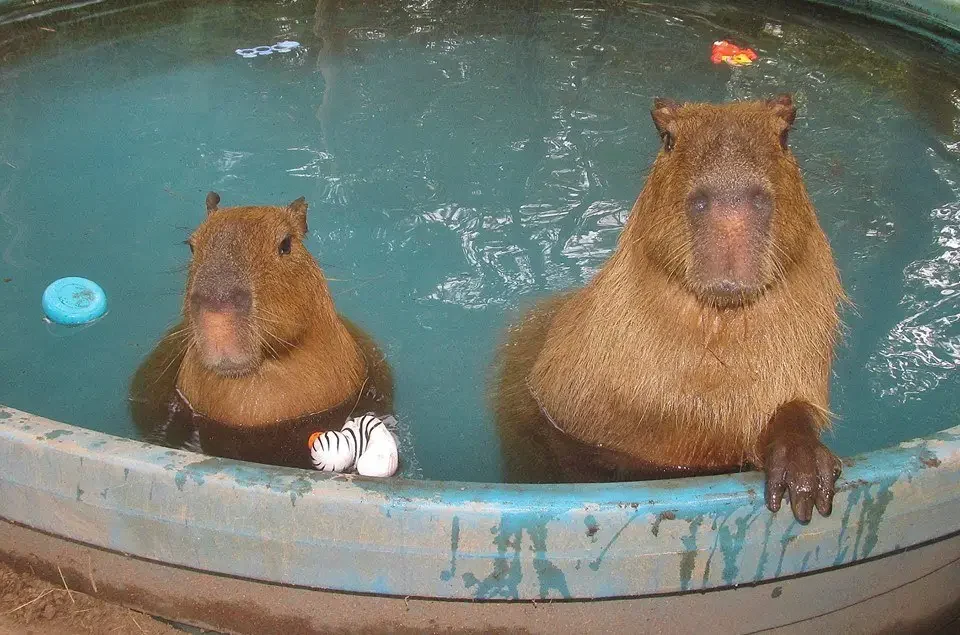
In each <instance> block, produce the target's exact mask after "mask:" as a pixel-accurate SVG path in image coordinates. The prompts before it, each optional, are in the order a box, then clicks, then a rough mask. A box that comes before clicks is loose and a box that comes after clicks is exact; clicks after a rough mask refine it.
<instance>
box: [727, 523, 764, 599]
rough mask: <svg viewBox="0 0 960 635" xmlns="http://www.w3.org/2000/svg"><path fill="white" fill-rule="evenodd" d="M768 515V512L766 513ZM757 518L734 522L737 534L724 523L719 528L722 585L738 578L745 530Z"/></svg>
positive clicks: (732, 582)
mask: <svg viewBox="0 0 960 635" xmlns="http://www.w3.org/2000/svg"><path fill="white" fill-rule="evenodd" d="M767 513H768V515H769V512H767ZM757 518H758V516H757V515H752V516H743V517H742V518H738V519H736V520H735V521H734V522H735V523H736V525H737V533H736V534H733V533H731V531H730V525H729V524H728V523H726V522H724V524H723V525H722V526H721V527H720V529H719V531H718V534H719V540H720V551H721V553H722V554H723V582H724V584H734V583H735V582H736V581H737V580H738V579H739V578H740V567H739V566H738V565H737V560H738V559H739V558H740V552H741V551H743V547H744V545H746V537H747V529H749V528H750V525H752V524H753V521H755V520H756V519H757Z"/></svg>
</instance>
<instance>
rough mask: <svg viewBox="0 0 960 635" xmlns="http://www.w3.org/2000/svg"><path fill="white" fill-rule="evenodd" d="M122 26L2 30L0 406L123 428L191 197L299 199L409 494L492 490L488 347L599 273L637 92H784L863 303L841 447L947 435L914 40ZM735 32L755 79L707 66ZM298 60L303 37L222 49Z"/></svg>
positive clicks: (720, 20) (851, 329) (558, 15)
mask: <svg viewBox="0 0 960 635" xmlns="http://www.w3.org/2000/svg"><path fill="white" fill-rule="evenodd" d="M118 6H119V5H118ZM794 6H796V4H795V3H794ZM113 8H114V7H113V6H112V5H110V4H109V3H99V4H95V5H93V6H88V7H86V8H84V9H82V10H81V11H83V13H70V12H67V13H54V14H50V15H48V16H46V17H44V18H42V19H40V20H35V21H25V22H18V23H16V24H7V25H3V26H0V60H2V63H0V105H2V108H0V280H2V282H0V303H2V306H3V307H4V308H3V311H2V312H0V341H2V345H0V403H5V404H8V405H11V406H14V407H18V408H22V409H26V410H30V411H33V412H35V413H38V414H41V415H44V416H47V417H51V418H56V419H60V420H63V421H67V422H71V423H75V424H78V425H82V426H87V427H91V428H95V429H98V430H103V431H106V432H111V433H115V434H121V435H134V434H135V432H134V428H133V425H132V423H131V422H130V420H129V418H128V415H127V409H126V398H127V395H126V390H127V382H128V380H129V378H130V375H131V374H132V372H133V370H134V369H135V367H136V366H137V364H138V363H139V361H140V360H141V359H142V358H143V356H145V355H146V354H147V352H148V351H149V350H150V349H151V347H152V346H153V344H154V342H155V341H156V339H157V338H158V337H159V335H160V334H161V333H162V331H163V330H164V329H165V328H166V327H167V326H169V325H171V324H172V323H174V322H175V321H176V319H177V314H178V309H179V303H180V293H181V291H182V285H183V282H184V272H183V266H184V265H185V263H186V262H187V258H188V255H189V252H188V250H187V248H186V247H185V246H184V245H183V244H182V241H183V239H184V238H185V237H186V236H187V235H188V233H189V231H190V230H191V229H192V228H193V227H195V226H196V225H197V224H198V223H199V222H200V221H201V220H202V218H203V214H204V204H203V199H204V194H205V193H206V192H207V191H208V190H210V189H214V190H217V191H219V192H220V194H221V195H222V196H223V201H224V204H227V205H232V204H253V203H267V204H272V203H281V202H287V201H289V200H292V199H293V198H296V197H298V196H301V195H303V196H306V198H307V200H308V201H309V202H310V204H311V207H310V228H311V234H312V236H311V237H310V240H309V247H310V249H311V250H312V252H313V253H314V254H315V256H316V257H317V259H318V261H319V262H320V263H321V265H322V266H323V267H324V268H325V270H326V273H327V275H328V276H329V277H330V278H331V279H332V282H331V285H332V288H333V292H334V294H335V299H336V301H337V304H338V306H339V308H340V310H341V311H342V312H343V313H344V314H346V315H348V316H349V317H351V318H353V319H354V320H355V321H357V322H359V323H360V324H362V325H363V326H364V327H365V328H366V329H368V330H369V331H370V332H371V333H372V334H373V335H374V336H375V337H376V339H377V340H378V341H379V342H380V343H381V345H382V346H383V347H384V349H385V351H386V353H387V357H388V359H389V360H390V362H391V364H392V365H393V368H394V372H395V377H396V382H397V391H396V402H397V408H398V415H399V417H400V418H401V420H403V421H404V422H405V424H406V425H407V426H408V427H409V429H410V430H411V434H412V440H413V443H414V444H415V446H416V449H417V450H416V451H417V456H418V458H419V463H420V465H421V467H422V473H423V476H424V477H426V478H434V479H461V480H475V481H496V480H498V479H499V478H500V458H499V456H498V450H497V445H496V437H495V433H494V429H493V425H492V421H491V418H490V416H489V413H488V409H487V407H486V405H485V394H484V384H485V382H486V379H487V373H488V368H489V363H490V361H491V358H492V354H493V350H494V347H495V344H496V342H497V339H498V335H499V332H500V330H501V329H502V327H503V326H504V325H505V323H506V322H507V321H508V320H509V319H512V317H513V316H515V315H516V313H517V310H518V308H520V307H521V306H523V303H524V302H525V301H526V300H527V299H528V298H530V297H533V296H536V295H539V294H544V293H547V292H550V291H556V290H560V289H566V288H569V287H572V286H576V285H581V284H583V283H584V282H585V281H586V280H588V279H589V278H590V277H591V276H592V275H593V274H594V273H595V272H596V271H597V269H598V267H599V266H600V265H601V264H602V263H603V261H604V260H605V258H607V257H608V256H609V254H610V253H611V250H612V249H613V247H614V245H615V242H616V239H617V236H618V234H619V231H620V228H621V227H622V225H623V223H624V220H625V218H626V216H627V213H628V211H629V209H630V206H631V204H632V202H633V199H634V198H635V197H636V195H637V193H638V192H639V190H640V188H641V187H642V184H643V179H644V175H645V171H646V168H647V166H648V165H649V164H650V162H651V160H652V158H653V156H654V153H655V151H656V148H657V138H656V135H655V132H654V129H653V125H652V124H651V122H650V119H649V114H648V111H649V107H650V103H651V101H652V98H653V97H654V96H657V95H664V96H669V97H674V98H677V99H692V100H725V99H733V98H748V97H761V96H763V97H765V96H769V95H771V94H774V93H776V92H779V91H781V90H791V91H793V92H794V93H795V96H796V100H797V102H798V103H799V106H800V118H799V120H798V122H797V125H796V131H795V132H794V133H793V136H792V143H793V147H794V151H795V152H796V154H797V155H798V157H799V159H800V161H801V164H802V166H803V168H804V170H805V174H806V178H807V183H808V187H809V189H810V191H811V194H812V196H813V199H814V201H815V203H816V205H817V207H818V209H819V212H820V215H821V220H822V223H823V225H824V227H825V229H826V230H827V232H828V234H829V235H830V238H831V241H832V244H833V246H834V249H835V253H836V256H837V259H838V262H839V265H840V268H841V271H842V275H843V280H844V283H845V285H846V287H847V290H848V293H849V295H850V297H851V299H852V300H853V301H854V303H855V304H856V311H850V312H848V313H847V314H846V324H847V332H846V335H845V339H844V343H843V345H842V346H841V347H840V349H839V350H838V356H839V358H838V361H837V364H836V367H835V381H834V399H833V407H834V410H835V411H836V412H837V414H838V420H837V424H836V426H835V430H834V432H833V434H832V437H829V438H828V444H829V445H830V446H831V447H832V448H833V449H834V450H836V451H837V452H839V453H841V454H850V453H855V452H860V451H865V450H870V449H874V448H879V447H883V446H886V445H889V444H892V443H895V442H897V441H899V440H903V439H906V438H911V437H914V436H917V435H922V434H928V433H931V432H933V431H935V430H938V429H941V428H944V427H947V426H950V425H955V424H956V423H957V422H958V416H957V415H958V412H960V390H958V384H960V377H958V375H960V373H957V372H956V367H957V364H958V362H960V327H958V322H960V307H958V301H957V296H958V294H960V191H958V188H960V128H958V121H960V64H958V60H957V59H955V58H952V57H949V56H947V55H945V54H940V53H937V52H936V51H934V50H932V49H929V48H927V47H926V46H925V45H924V44H922V43H921V42H920V41H919V40H917V39H915V38H914V37H912V36H908V35H905V34H902V33H899V32H896V31H893V30H891V29H889V28H886V27H883V28H880V27H875V26H870V25H866V24H864V23H861V22H855V21H851V20H849V19H846V18H844V19H843V20H840V21H838V18H837V16H836V15H834V14H829V15H826V14H820V16H819V17H818V16H817V15H814V14H810V15H809V16H802V15H790V14H789V13H788V12H787V11H786V10H784V9H783V8H781V7H780V5H778V4H775V3H774V4H769V3H764V4H756V5H752V4H751V3H742V2H741V3H737V4H736V5H735V6H733V7H725V6H724V5H723V4H722V3H714V2H696V3H681V4H680V5H678V6H677V5H676V3H671V4H670V6H668V5H666V4H662V5H661V4H647V3H643V4H641V3H638V2H622V3H613V4H611V3H591V2H582V3H576V4H568V3H563V2H539V3H536V2H528V3H523V2H521V3H490V2H471V1H469V0H462V1H460V2H456V3H454V2H429V1H427V2H423V3H391V2H382V3H379V4H374V5H368V6H365V7H354V6H353V5H352V4H350V3H329V2H321V3H320V4H319V5H317V4H316V3H306V2H295V1H290V2H279V3H274V4H265V3H264V4H258V3H247V2H244V3H240V2H236V3H230V2H223V3H215V4H207V5H204V6H203V7H193V8H191V7H189V6H188V5H187V4H177V3H160V4H156V3H155V4H153V5H151V6H150V7H149V8H148V9H146V10H142V11H139V12H134V13H131V12H119V13H116V12H112V9H113ZM80 18H83V19H80ZM731 36H732V37H738V38H740V39H742V40H743V41H745V42H747V43H749V44H750V45H751V46H753V47H754V48H755V49H757V50H758V52H759V53H760V56H761V59H760V61H759V62H758V63H757V64H756V65H754V66H752V67H749V68H743V69H730V68H727V67H718V66H713V65H712V64H710V63H709V60H708V58H709V52H710V44H711V42H712V41H713V40H715V39H718V38H722V37H731ZM287 39H289V40H296V41H299V42H300V43H301V44H302V46H301V47H300V48H299V49H297V50H295V51H293V52H290V53H286V54H279V53H278V54H273V55H270V56H264V57H258V58H254V59H244V58H242V57H240V56H238V55H236V54H235V53H234V49H236V48H244V47H252V46H256V45H264V44H272V43H275V42H278V41H281V40H287ZM65 275H82V276H86V277H89V278H92V279H94V280H96V281H98V282H99V283H100V284H101V285H102V286H103V287H104V288H105V289H106V291H107V293H108V297H109V302H110V312H109V314H108V315H107V316H106V317H105V318H104V319H103V320H102V321H100V322H98V323H96V324H94V325H92V326H89V327H87V328H84V329H77V330H64V329H56V328H53V327H51V326H49V325H47V324H46V323H44V321H43V320H42V319H41V313H40V295H41V293H42V291H43V289H44V287H45V286H46V285H47V284H48V283H49V282H50V281H52V280H53V279H55V278H58V277H61V276H65Z"/></svg>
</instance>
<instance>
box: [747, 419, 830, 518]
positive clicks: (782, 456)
mask: <svg viewBox="0 0 960 635" xmlns="http://www.w3.org/2000/svg"><path fill="white" fill-rule="evenodd" d="M764 465H765V471H766V474H767V486H766V500H767V507H768V508H770V511H772V512H775V511H777V510H779V509H780V501H781V500H782V499H783V494H784V492H788V493H789V496H790V506H791V507H792V508H793V515H794V516H795V517H796V519H797V520H798V521H800V522H801V523H803V524H806V523H808V522H810V518H811V516H812V515H813V507H814V505H816V508H817V511H819V512H820V515H821V516H829V515H830V510H831V509H832V508H833V494H834V483H836V481H837V478H838V477H839V476H840V460H839V459H838V458H837V457H835V456H834V455H833V453H832V452H830V450H828V449H827V446H825V445H823V444H822V443H820V441H819V439H816V438H811V437H805V436H786V437H784V438H781V439H777V440H775V441H773V442H772V443H770V445H769V446H768V447H767V452H766V457H765V461H764Z"/></svg>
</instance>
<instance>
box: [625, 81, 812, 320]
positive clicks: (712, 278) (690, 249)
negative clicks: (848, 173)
mask: <svg viewBox="0 0 960 635" xmlns="http://www.w3.org/2000/svg"><path fill="white" fill-rule="evenodd" d="M652 116H653V121H654V124H655V125H656V128H657V131H658V132H659V133H660V137H661V140H662V147H661V149H660V152H659V154H658V155H657V159H656V161H655V162H654V165H653V169H652V171H651V173H650V177H649V181H648V184H647V189H648V190H649V191H648V192H645V195H647V196H646V200H647V201H648V202H649V204H647V205H646V206H645V207H644V208H642V210H641V212H642V214H643V217H642V218H637V219H634V224H635V232H634V233H635V235H636V242H637V243H639V244H640V245H641V248H642V249H644V251H645V253H646V255H647V256H648V257H649V258H650V259H651V260H652V261H653V262H655V263H656V264H657V265H658V266H659V267H661V268H662V269H664V270H665V271H666V272H667V273H668V274H669V275H671V276H673V277H674V278H676V279H677V280H680V281H681V282H682V283H683V284H684V285H685V286H686V287H687V288H688V289H689V290H690V291H691V292H692V293H693V294H695V295H696V296H697V297H698V298H700V300H702V301H703V302H704V303H706V304H708V305H712V306H716V307H730V306H739V305H742V304H747V303H750V302H752V301H753V300H755V299H756V298H757V297H758V296H759V295H761V294H762V293H763V292H764V291H765V290H766V289H768V288H770V287H771V286H773V285H774V284H776V283H777V281H778V280H780V279H782V278H783V277H784V276H785V275H787V273H786V272H788V271H789V269H790V267H791V266H793V264H794V263H795V262H797V261H798V260H799V259H800V258H801V257H802V254H803V252H804V248H805V244H806V238H807V235H808V232H809V231H810V230H811V229H815V228H816V222H817V221H816V217H815V215H814V211H813V208H812V207H811V205H810V203H809V199H808V198H807V194H806V190H805V188H804V186H803V181H802V179H801V176H800V170H799V168H798V166H797V163H796V160H795V159H794V157H793V155H792V154H791V152H790V149H789V147H788V145H787V132H788V130H789V129H790V126H791V125H792V124H793V120H794V117H795V116H796V110H795V108H794V105H793V101H792V99H791V97H790V96H789V95H782V96H780V97H778V98H776V99H771V100H767V101H748V102H733V103H727V104H721V105H713V104H678V103H675V102H672V101H669V100H665V99H657V100H656V101H655V102H654V107H653V110H652Z"/></svg>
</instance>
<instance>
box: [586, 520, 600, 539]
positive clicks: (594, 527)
mask: <svg viewBox="0 0 960 635" xmlns="http://www.w3.org/2000/svg"><path fill="white" fill-rule="evenodd" d="M583 524H584V525H586V526H587V537H588V538H590V542H596V541H597V532H598V531H600V525H599V524H598V523H597V519H596V518H594V516H593V515H592V514H589V515H587V517H586V518H584V519H583Z"/></svg>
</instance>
